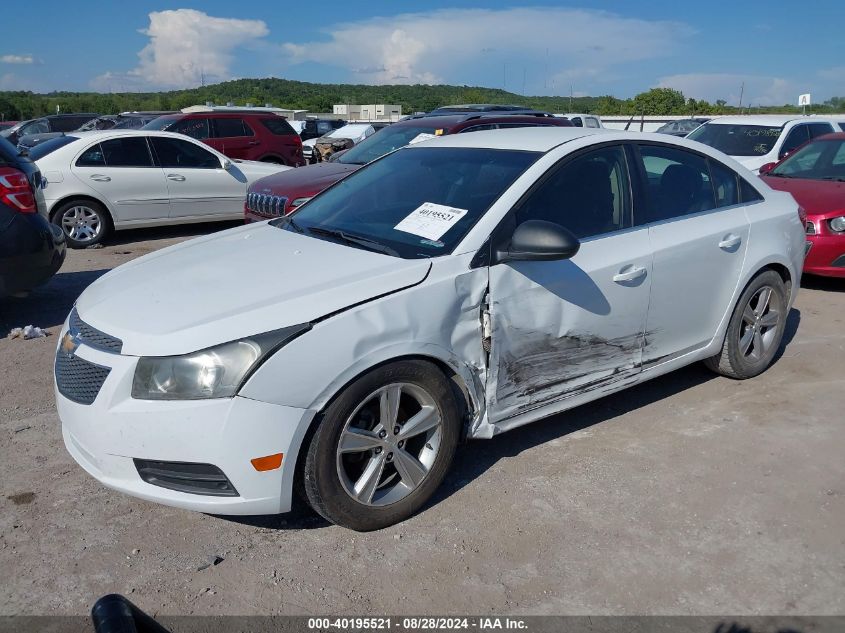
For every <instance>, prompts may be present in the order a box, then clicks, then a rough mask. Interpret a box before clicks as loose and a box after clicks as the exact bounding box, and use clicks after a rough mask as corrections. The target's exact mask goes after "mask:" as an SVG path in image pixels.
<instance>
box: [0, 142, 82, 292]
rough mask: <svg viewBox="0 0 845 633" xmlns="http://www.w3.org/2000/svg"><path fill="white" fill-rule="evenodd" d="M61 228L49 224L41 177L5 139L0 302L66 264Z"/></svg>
mask: <svg viewBox="0 0 845 633" xmlns="http://www.w3.org/2000/svg"><path fill="white" fill-rule="evenodd" d="M65 250H66V245H65V236H64V233H63V232H62V229H61V228H59V227H57V226H54V225H53V224H51V223H50V221H49V220H48V219H47V208H46V205H45V203H44V193H43V191H42V189H41V172H39V171H38V167H37V166H36V165H35V163H33V162H32V161H31V160H29V159H28V158H27V157H25V156H22V155H20V154H19V153H18V151H17V150H16V149H15V148H14V147H13V146H12V144H11V143H9V142H8V141H6V140H5V139H0V297H3V296H6V295H12V294H19V293H23V292H26V291H28V290H31V289H32V288H34V287H36V286H38V285H39V284H42V283H44V282H45V281H47V280H48V279H49V278H50V277H52V276H53V275H54V274H55V273H56V271H57V270H59V268H61V266H62V263H63V262H64V261H65Z"/></svg>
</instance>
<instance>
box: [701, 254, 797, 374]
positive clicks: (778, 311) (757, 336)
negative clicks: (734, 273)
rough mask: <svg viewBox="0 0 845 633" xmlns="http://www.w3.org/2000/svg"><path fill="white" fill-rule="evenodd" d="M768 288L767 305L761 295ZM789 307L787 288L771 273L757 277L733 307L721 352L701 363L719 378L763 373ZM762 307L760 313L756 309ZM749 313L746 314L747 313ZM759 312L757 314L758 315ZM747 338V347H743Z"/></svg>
mask: <svg viewBox="0 0 845 633" xmlns="http://www.w3.org/2000/svg"><path fill="white" fill-rule="evenodd" d="M766 289H769V290H770V291H771V292H770V297H769V299H768V302H767V305H766V306H760V302H761V300H762V293H764V292H765V291H766ZM788 304H789V301H788V297H787V290H786V285H785V284H784V282H783V279H781V276H780V275H779V274H777V273H776V272H775V271H773V270H767V271H764V272H762V273H760V274H758V275H757V276H756V277H754V279H752V280H751V281H750V282H749V284H748V286H746V288H745V290H744V291H743V293H742V295H740V297H739V301H737V304H736V306H735V307H734V311H733V314H732V315H731V320H730V322H729V323H728V330H727V333H726V334H725V341H724V342H723V343H722V350H721V351H720V352H719V353H718V354H716V355H715V356H712V357H710V358H708V359H706V360H705V361H704V364H705V365H706V366H707V367H708V368H709V369H711V370H712V371H714V372H716V373H717V374H721V375H722V376H727V377H729V378H735V379H737V380H744V379H746V378H753V377H754V376H757V375H759V374H761V373H762V372H764V371H765V370H766V369H767V368H768V367H769V365H771V363H772V360H773V359H774V357H775V354H776V353H777V351H778V348H779V347H780V343H781V340H782V339H783V331H784V329H785V327H786V316H787V315H786V312H787V306H788ZM761 307H762V310H759V308H761ZM747 309H748V310H750V313H749V312H746V310H747ZM758 312H759V314H758ZM749 338H750V347H746V346H745V345H743V340H745V341H746V342H747V341H748V340H749Z"/></svg>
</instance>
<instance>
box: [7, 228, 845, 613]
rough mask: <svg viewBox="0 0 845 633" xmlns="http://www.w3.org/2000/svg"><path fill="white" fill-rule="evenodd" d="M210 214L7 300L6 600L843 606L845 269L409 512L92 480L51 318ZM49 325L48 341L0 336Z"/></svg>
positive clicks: (222, 606)
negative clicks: (67, 441)
mask: <svg viewBox="0 0 845 633" xmlns="http://www.w3.org/2000/svg"><path fill="white" fill-rule="evenodd" d="M216 228H218V227H215V226H212V227H209V226H204V225H197V226H193V227H188V228H181V229H178V230H174V229H168V230H146V231H132V232H127V233H125V234H121V236H120V237H121V239H120V242H112V243H111V244H110V245H109V246H106V247H105V248H102V249H96V250H90V249H89V250H84V251H72V252H70V253H69V255H68V259H67V262H66V264H65V266H64V268H63V269H62V271H61V272H60V274H58V275H57V276H56V277H55V278H54V279H53V280H52V281H51V282H50V283H49V284H48V285H47V286H45V287H44V288H42V289H40V290H38V291H37V292H35V293H33V294H32V295H31V296H30V297H29V298H26V299H14V300H6V301H4V302H3V303H2V304H0V570H2V573H3V581H2V582H0V614H3V615H9V614H84V613H86V612H87V611H88V609H89V608H90V606H91V605H92V604H93V602H94V601H95V600H96V598H98V597H99V596H101V595H103V594H106V593H109V592H120V593H124V594H126V595H128V596H130V598H131V599H132V600H134V601H135V602H136V603H137V604H139V605H140V606H141V607H142V608H144V609H146V610H147V611H149V612H151V613H156V614H194V613H202V614H326V613H334V614H347V615H348V614H352V613H355V614H396V613H429V614H430V613H441V614H445V613H456V614H458V613H474V614H488V613H496V614H510V613H518V614H588V613H589V614H680V615H683V614H725V613H728V614H737V615H742V614H757V613H762V614H784V615H799V614H817V615H818V614H845V592H843V586H845V459H843V446H845V424H843V422H845V418H843V414H842V411H843V410H845V371H843V370H845V328H843V318H845V280H841V281H835V280H805V282H804V288H803V289H802V292H801V294H800V296H799V298H798V302H797V305H796V306H795V309H794V310H793V311H792V313H791V314H790V318H789V322H788V329H787V344H786V346H785V348H784V350H783V353H782V356H781V357H780V358H779V360H778V361H777V362H776V364H775V365H774V366H773V367H772V368H771V369H770V370H769V371H768V372H766V373H765V374H763V375H762V376H760V377H758V378H756V379H754V380H750V381H745V382H736V381H731V380H728V379H724V378H718V377H715V376H713V375H712V374H710V373H708V372H707V371H706V370H704V369H703V368H701V367H699V366H693V367H689V368H687V369H684V370H681V371H678V372H675V373H674V374H671V375H668V376H665V377H663V378H659V379H657V380H655V381H652V382H650V383H646V384H644V385H641V386H638V387H635V388H633V389H630V390H628V391H626V392H623V393H620V394H617V395H615V396H611V397H608V398H605V399H603V400H601V401H598V402H596V403H593V404H591V405H587V406H584V407H581V408H579V409H576V410H573V411H571V412H569V413H567V414H564V415H559V416H555V417H553V418H549V419H547V420H545V421H542V422H540V423H537V424H534V425H530V426H528V427H524V428H522V429H518V430H516V431H512V432H510V433H507V434H505V435H502V436H499V437H497V438H495V439H494V440H490V441H479V442H473V443H470V444H468V445H467V446H465V447H463V448H462V449H461V450H460V451H459V454H458V457H457V461H456V464H455V467H454V468H453V471H452V473H451V474H450V476H449V477H448V478H447V480H446V482H445V484H444V485H443V486H442V488H441V490H440V492H439V494H438V495H437V497H436V499H435V500H434V501H433V502H432V503H431V504H429V506H428V507H427V508H426V509H425V510H424V511H423V512H421V513H420V514H418V515H417V516H415V517H414V518H412V519H411V520H409V521H407V522H405V523H403V524H401V525H399V526H395V527H393V528H390V529H386V530H382V531H380V532H375V533H370V534H357V533H354V532H351V531H348V530H344V529H341V528H337V527H334V526H330V525H327V524H326V523H325V522H323V521H322V520H321V519H319V518H317V517H316V516H314V515H313V514H311V513H310V512H309V511H307V509H304V508H300V509H298V510H296V511H294V512H293V513H291V514H289V515H283V516H278V517H255V518H240V519H234V518H224V517H215V516H208V515H202V514H197V513H191V512H187V511H182V510H176V509H172V508H167V507H164V506H159V505H155V504H152V503H147V502H144V501H140V500H136V499H133V498H130V497H127V496H124V495H121V494H119V493H117V492H113V491H110V490H107V489H106V488H104V487H102V486H101V485H100V484H99V483H97V482H96V481H95V480H94V479H92V478H91V477H89V476H88V475H87V474H86V473H85V472H84V471H83V470H82V469H81V468H80V467H78V466H77V465H76V464H75V463H74V462H73V460H72V459H71V458H70V456H69V455H68V454H67V452H66V451H65V449H64V446H63V444H62V440H61V433H60V428H59V421H58V418H57V416H56V412H55V407H54V402H53V394H52V386H51V385H52V383H51V371H52V359H53V352H54V349H55V345H56V337H55V334H56V333H57V332H58V330H59V326H60V324H61V322H62V321H63V319H64V317H65V315H66V314H67V312H68V311H69V309H70V307H71V305H72V303H73V301H74V299H75V298H76V296H77V295H78V294H79V293H80V292H81V291H82V290H83V289H84V288H85V286H86V285H88V284H89V283H91V281H93V280H94V279H96V278H97V276H99V275H100V274H102V273H104V272H105V271H107V270H108V269H110V268H112V267H114V266H116V265H119V264H121V263H123V262H125V261H128V260H130V259H132V258H134V257H138V256H139V255H142V254H144V253H148V252H151V251H153V250H156V249H158V248H161V247H163V246H166V245H169V244H172V243H176V242H178V241H181V240H184V239H187V238H189V237H192V236H194V235H198V234H202V233H204V232H207V231H210V230H215V229H216ZM30 323H31V324H34V325H38V326H41V327H44V328H47V329H48V330H49V331H50V332H51V333H52V336H50V337H48V338H47V339H36V340H29V341H23V340H20V339H16V340H10V339H6V338H5V336H6V334H7V333H8V331H9V329H10V328H12V327H15V326H23V325H27V324H30Z"/></svg>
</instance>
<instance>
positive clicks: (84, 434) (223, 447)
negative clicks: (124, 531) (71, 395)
mask: <svg viewBox="0 0 845 633" xmlns="http://www.w3.org/2000/svg"><path fill="white" fill-rule="evenodd" d="M65 331H66V327H65V329H63V331H62V336H63V335H64V333H65ZM60 340H61V337H60ZM58 353H59V354H63V353H64V352H63V351H59V352H58ZM75 355H76V356H77V357H78V358H81V359H83V360H86V361H89V362H91V363H95V364H97V365H100V366H102V367H109V368H110V369H111V371H110V372H109V373H108V376H107V377H106V379H105V381H104V382H103V384H102V387H101V388H100V390H99V392H98V393H97V395H96V398H95V399H94V401H93V402H92V404H90V405H85V404H79V403H77V402H74V401H72V400H70V399H68V398H66V397H65V396H64V395H62V393H61V392H60V390H59V388H58V386H56V404H57V407H58V412H59V418H60V419H61V421H62V436H63V438H64V442H65V446H66V447H67V450H68V452H70V454H71V456H73V458H74V459H75V460H76V461H77V462H78V463H79V465H80V466H82V468H84V469H85V470H86V471H87V472H88V473H89V474H90V475H91V476H93V477H94V478H96V479H97V480H99V481H100V482H102V483H103V484H105V485H106V486H108V487H110V488H113V489H115V490H119V491H121V492H125V493H127V494H130V495H133V496H136V497H140V498H141V499H146V500H148V501H155V502H158V503H163V504H165V505H170V506H175V507H179V508H185V509H187V510H196V511H199V512H207V513H210V514H238V515H252V514H276V513H280V512H287V511H289V510H290V508H291V500H292V499H291V498H292V489H293V477H294V471H295V467H296V457H297V453H298V451H299V447H300V444H301V442H302V438H303V436H304V435H305V432H306V430H307V428H308V425H309V424H310V422H311V419H312V418H313V412H311V411H309V410H305V409H297V408H293V407H284V406H279V405H275V404H268V403H265V402H259V401H257V400H252V399H249V398H242V397H235V398H225V399H213V400H193V401H163V402H158V401H147V400H134V399H132V398H131V397H130V392H131V388H132V378H133V375H134V372H135V365H136V363H137V358H136V357H132V356H122V355H119V354H112V353H108V352H103V351H100V350H97V349H95V348H92V347H88V346H86V345H80V347H79V348H77V350H76V352H75ZM276 453H284V458H283V461H282V466H281V468H278V469H275V470H269V471H263V472H259V471H257V470H256V469H255V468H254V467H253V466H252V464H251V460H252V459H254V458H256V457H263V456H267V455H272V454H276ZM134 460H151V461H161V462H190V463H199V464H212V465H214V466H216V467H217V468H219V469H220V470H221V471H222V472H223V473H225V476H226V478H228V480H229V481H230V482H231V483H232V485H233V486H234V488H235V490H236V491H237V496H210V495H207V494H193V493H188V492H181V491H178V490H172V489H168V488H164V487H161V486H158V485H153V484H151V483H147V482H146V481H144V480H143V479H142V478H141V476H140V475H139V473H138V469H137V466H136V463H135V461H134Z"/></svg>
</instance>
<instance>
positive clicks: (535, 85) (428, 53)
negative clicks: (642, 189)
mask: <svg viewBox="0 0 845 633" xmlns="http://www.w3.org/2000/svg"><path fill="white" fill-rule="evenodd" d="M37 14H38V15H40V16H44V17H43V18H42V19H41V20H40V22H39V24H38V25H37V26H36V25H33V24H28V25H27V26H26V27H24V28H19V29H17V28H6V29H4V36H3V37H2V38H0V90H14V89H23V90H34V91H39V92H46V91H52V90H92V89H93V90H101V91H106V92H108V91H124V90H159V89H173V88H183V87H192V86H196V85H198V84H199V83H200V81H201V80H202V78H203V77H204V78H205V81H206V82H207V83H211V82H216V81H221V80H225V79H231V78H237V77H268V76H273V77H284V78H289V79H298V80H303V81H314V82H324V83H335V82H337V83H345V82H355V83H370V84H385V83H440V82H442V83H453V84H466V85H481V86H488V87H497V88H501V87H504V88H506V89H508V90H510V91H512V92H516V93H523V92H524V93H525V94H529V95H537V94H561V95H568V94H569V92H570V89H571V90H572V91H573V93H574V94H576V95H585V94H586V95H600V94H612V95H614V96H617V97H630V96H632V95H634V94H636V93H638V92H642V91H644V90H647V89H648V88H651V87H655V86H670V87H674V88H677V89H680V90H681V91H683V92H684V94H685V95H686V96H688V97H695V98H706V99H708V100H710V101H715V100H716V99H724V100H726V101H728V102H729V103H733V104H736V102H737V101H738V99H739V95H740V86H741V85H743V83H744V86H745V88H744V98H743V103H744V104H748V103H751V104H752V105H770V104H781V103H784V102H790V103H791V102H795V101H796V100H797V95H798V94H799V93H804V92H811V93H812V94H813V101H814V102H819V101H823V100H825V99H827V98H830V97H831V96H845V53H843V50H845V49H843V47H842V36H841V33H842V17H843V13H842V11H841V5H840V4H839V3H834V2H818V1H812V0H809V1H805V2H803V3H800V4H798V5H794V6H793V7H792V8H790V9H785V8H782V7H781V5H780V4H779V3H776V2H771V0H769V1H768V2H760V1H757V0H745V1H740V2H738V1H736V0H734V1H732V2H726V1H723V0H713V1H710V2H705V3H688V2H678V1H677V0H675V1H672V2H670V1H662V0H658V1H654V2H648V3H645V2H643V3H634V2H625V1H622V0H608V1H596V2H592V3H583V2H582V3H580V4H577V3H572V4H568V3H567V4H562V3H558V2H543V1H542V0H538V1H536V2H532V3H530V4H527V5H520V4H514V3H513V2H504V1H501V0H486V1H485V2H477V1H466V0H465V1H461V0H452V1H448V0H446V1H444V0H427V1H426V2H424V3H423V2H398V1H393V2H388V1H385V0H369V1H368V2H366V3H356V2H349V1H348V0H346V1H344V2H337V3H335V2H331V1H326V0H323V1H321V2H284V3H283V2H263V1H260V0H253V1H251V2H244V3H232V2H231V1H226V2H224V1H222V0H219V1H218V0H205V1H203V2H190V1H187V0H181V1H177V2H176V3H164V2H146V1H144V0H134V1H132V2H125V3H124V2H121V3H120V4H118V3H117V2H116V1H114V0H111V1H89V2H84V1H83V2H78V3H70V2H66V1H60V0H41V2H39V3H38V11H37ZM7 26H8V25H7Z"/></svg>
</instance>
